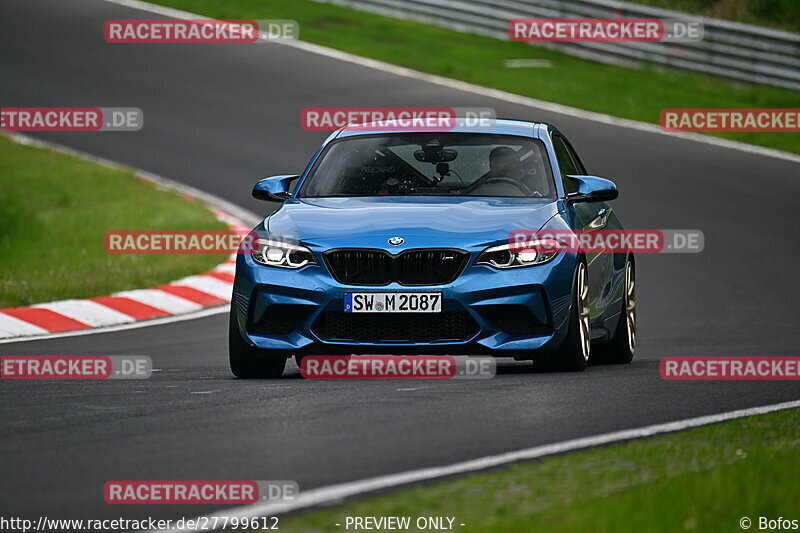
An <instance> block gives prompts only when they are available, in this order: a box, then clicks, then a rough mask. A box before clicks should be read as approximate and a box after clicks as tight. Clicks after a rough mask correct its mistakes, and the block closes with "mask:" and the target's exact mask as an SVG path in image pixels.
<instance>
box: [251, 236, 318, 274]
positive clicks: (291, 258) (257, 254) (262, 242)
mask: <svg viewBox="0 0 800 533" xmlns="http://www.w3.org/2000/svg"><path fill="white" fill-rule="evenodd" d="M250 255H251V256H252V257H253V260H254V261H255V262H256V263H259V264H262V265H267V266H274V267H280V268H303V267H304V266H306V265H316V264H317V261H316V260H315V259H314V254H313V253H311V250H309V249H308V248H306V247H305V246H300V245H299V244H291V243H287V242H281V241H272V240H267V239H258V240H257V241H256V247H255V251H254V252H253V253H252V254H250Z"/></svg>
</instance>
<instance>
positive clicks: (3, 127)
mask: <svg viewBox="0 0 800 533" xmlns="http://www.w3.org/2000/svg"><path fill="white" fill-rule="evenodd" d="M142 126H144V113H143V112H142V110H141V109H139V108H138V107H3V108H0V131H139V130H140V129H142Z"/></svg>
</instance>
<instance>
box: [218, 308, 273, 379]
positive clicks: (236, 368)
mask: <svg viewBox="0 0 800 533" xmlns="http://www.w3.org/2000/svg"><path fill="white" fill-rule="evenodd" d="M235 313H236V311H235V310H233V309H231V313H230V327H229V330H228V356H229V358H230V365H231V372H232V373H233V375H234V376H236V377H238V378H245V379H253V378H273V379H274V378H279V377H281V376H282V375H283V369H284V367H286V354H284V353H283V352H274V351H272V350H261V349H259V348H255V347H253V346H250V345H249V344H247V343H246V342H245V341H244V339H243V338H242V334H241V333H239V326H238V325H237V323H236V314H235Z"/></svg>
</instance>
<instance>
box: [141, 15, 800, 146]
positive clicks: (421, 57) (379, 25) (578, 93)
mask: <svg viewBox="0 0 800 533" xmlns="http://www.w3.org/2000/svg"><path fill="white" fill-rule="evenodd" d="M155 3H158V4H162V5H166V6H170V7H175V8H179V9H183V10H186V11H190V12H193V13H200V14H203V15H206V16H210V17H215V18H220V19H287V18H289V19H294V20H296V21H298V23H299V24H300V37H301V39H303V40H306V41H309V42H313V43H317V44H321V45H325V46H328V47H331V48H335V49H338V50H343V51H346V52H351V53H354V54H358V55H360V56H364V57H369V58H374V59H379V60H382V61H386V62H388V63H393V64H397V65H402V66H405V67H409V68H413V69H416V70H419V71H423V72H429V73H432V74H438V75H441V76H447V77H450V78H455V79H458V80H463V81H467V82H470V83H475V84H478V85H482V86H485V87H493V88H497V89H502V90H505V91H508V92H512V93H516V94H520V95H523V96H529V97H532V98H538V99H541V100H547V101H550V102H557V103H560V104H566V105H570V106H574V107H578V108H581V109H588V110H590V111H597V112H601V113H608V114H610V115H614V116H618V117H623V118H630V119H635V120H640V121H643V122H650V123H658V119H659V113H660V112H661V110H662V109H664V108H697V107H700V108H706V107H710V108H718V107H726V108H728V107H733V108H796V107H800V92H797V91H791V90H788V89H779V88H776V87H768V86H760V85H752V86H750V85H741V84H734V83H731V82H728V81H726V80H722V79H718V78H713V77H710V76H705V75H700V74H695V73H688V72H680V71H664V70H660V69H656V68H653V67H647V68H644V69H642V70H632V69H626V68H621V67H614V66H609V65H602V64H599V63H594V62H590V61H584V60H582V59H578V58H576V57H572V56H568V55H566V54H561V53H558V52H553V51H549V50H545V49H543V48H537V47H533V46H530V45H527V44H525V43H514V42H510V41H501V40H498V39H492V38H489V37H483V36H480V35H473V34H469V33H459V32H456V31H452V30H447V29H444V28H439V27H436V26H431V25H426V24H420V23H417V22H411V21H404V20H399V19H393V18H389V17H382V16H378V15H374V14H371V13H366V12H363V11H356V10H353V9H349V8H345V7H340V6H335V5H331V4H320V3H317V2H312V1H309V0H228V1H226V2H217V1H216V0H156V1H155ZM525 58H539V59H547V60H549V61H550V64H551V67H550V68H507V67H505V66H504V61H505V60H506V59H525ZM342 104H343V105H348V104H347V103H346V102H342ZM396 104H397V102H388V101H387V102H386V104H385V105H387V106H392V105H396ZM349 105H352V106H358V105H360V102H358V101H353V102H350V103H349ZM506 118H520V119H535V118H536V117H535V116H533V114H531V116H528V117H526V116H521V117H506ZM298 121H299V117H298ZM567 133H569V132H567ZM718 135H719V136H720V137H725V138H728V139H733V140H737V141H741V142H746V143H751V144H758V145H762V146H767V147H770V148H775V149H778V150H785V151H789V152H795V153H800V135H797V134H792V133H720V134H718Z"/></svg>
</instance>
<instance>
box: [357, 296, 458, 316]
mask: <svg viewBox="0 0 800 533" xmlns="http://www.w3.org/2000/svg"><path fill="white" fill-rule="evenodd" d="M441 311H442V293H440V292H346V293H344V312H345V313H440V312H441Z"/></svg>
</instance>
